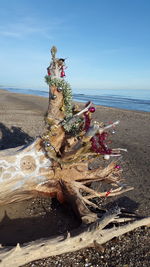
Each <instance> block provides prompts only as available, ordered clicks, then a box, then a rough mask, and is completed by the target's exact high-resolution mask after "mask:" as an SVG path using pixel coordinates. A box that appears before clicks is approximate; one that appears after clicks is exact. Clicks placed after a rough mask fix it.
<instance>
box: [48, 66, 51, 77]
mask: <svg viewBox="0 0 150 267" xmlns="http://www.w3.org/2000/svg"><path fill="white" fill-rule="evenodd" d="M47 74H48V76H50V75H51V72H50V69H49V68H47Z"/></svg>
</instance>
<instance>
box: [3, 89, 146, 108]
mask: <svg viewBox="0 0 150 267" xmlns="http://www.w3.org/2000/svg"><path fill="white" fill-rule="evenodd" d="M1 89H5V90H8V91H10V92H14V93H21V94H29V95H37V96H43V97H48V94H49V93H48V90H46V89H45V90H38V89H19V88H4V87H3V88H1ZM73 100H74V101H77V102H88V101H92V103H93V104H96V105H101V106H106V107H115V108H121V109H128V110H137V111H145V112H150V89H149V90H148V89H141V90H140V89H138V90H136V89H127V90H125V89H121V90H120V89H81V90H79V89H77V90H73Z"/></svg>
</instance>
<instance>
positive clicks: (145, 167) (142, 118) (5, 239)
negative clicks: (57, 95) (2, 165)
mask: <svg viewBox="0 0 150 267" xmlns="http://www.w3.org/2000/svg"><path fill="white" fill-rule="evenodd" d="M79 105H81V106H82V105H84V104H83V103H79ZM94 106H96V112H95V113H94V114H93V120H97V121H102V122H106V123H107V122H110V121H116V120H120V124H119V126H118V127H116V129H115V131H116V133H115V134H110V136H109V139H110V140H112V144H110V145H111V146H112V147H113V148H116V147H122V148H127V149H128V153H124V154H123V157H122V158H121V159H120V160H119V162H120V163H119V164H120V165H121V166H122V168H123V170H124V171H123V177H124V178H125V182H126V183H127V184H128V185H130V186H133V187H134V190H133V191H130V192H127V193H124V194H122V195H121V196H119V197H115V198H112V200H111V198H110V199H109V202H108V203H109V204H110V205H112V204H113V205H115V204H114V203H116V204H117V205H120V206H121V207H124V208H126V209H128V210H130V211H135V212H136V213H137V214H139V215H141V216H142V215H143V216H147V215H150V179H149V174H150V164H149V163H150V159H149V155H150V145H149V132H150V113H149V112H141V111H138V112H137V111H132V110H124V109H118V108H111V107H104V106H97V105H94ZM47 107H48V98H44V97H40V96H31V95H23V94H18V93H11V92H9V91H5V90H3V91H2V90H0V149H6V148H8V147H12V146H13V147H15V146H19V145H23V144H25V143H29V142H30V141H31V140H32V139H33V138H35V137H36V136H38V135H41V134H42V132H43V128H44V114H45V112H46V111H47ZM108 203H107V200H104V202H103V205H105V204H108ZM54 204H55V205H54ZM78 224H79V222H78V221H77V219H76V218H75V216H74V215H73V214H72V213H71V212H70V211H66V210H65V209H64V208H63V207H62V206H61V205H60V204H58V203H53V205H51V200H50V199H41V198H37V199H33V200H30V201H25V202H23V203H17V204H10V205H7V206H3V207H0V225H1V228H0V243H2V244H8V243H9V244H14V243H15V242H22V243H24V242H27V241H29V240H35V239H37V238H41V237H46V236H51V235H53V234H54V233H55V234H58V233H61V232H64V231H66V230H67V229H68V228H69V229H74V228H77V227H78ZM54 228H55V229H54ZM148 234H150V229H148V228H147V229H142V228H140V229H137V230H135V231H133V232H131V233H129V234H127V235H124V236H122V237H120V238H119V239H116V242H115V241H113V240H112V241H111V242H108V243H107V244H106V245H105V253H102V252H96V251H95V250H94V251H93V249H85V250H82V251H79V252H75V253H71V254H70V253H68V254H67V255H61V256H57V257H53V258H49V259H43V260H40V263H39V261H36V262H37V263H35V266H39V265H40V266H57V265H55V262H62V264H63V265H62V266H75V262H77V263H78V264H77V265H78V266H79V267H83V266H85V263H86V262H85V260H84V259H87V261H88V262H91V265H92V266H96V264H98V266H107V267H112V266H118V267H120V266H125V265H126V264H128V267H133V266H137V267H141V266H144V267H148V266H149V257H150V247H149V235H148ZM139 244H140V246H139ZM112 248H113V250H112ZM118 253H119V254H118ZM70 255H71V256H70ZM96 255H97V256H96ZM80 256H81V257H80ZM129 259H130V261H129ZM73 260H74V261H73ZM72 261H73V263H72ZM45 262H46V264H47V265H44V264H45ZM83 262H84V263H83ZM94 262H96V263H95V265H94ZM42 263H43V265H42ZM106 263H107V264H106ZM32 264H33V263H32ZM32 264H27V265H26V267H30V266H32ZM65 264H66V265H65ZM71 264H72V265H71ZM89 266H90V265H89Z"/></svg>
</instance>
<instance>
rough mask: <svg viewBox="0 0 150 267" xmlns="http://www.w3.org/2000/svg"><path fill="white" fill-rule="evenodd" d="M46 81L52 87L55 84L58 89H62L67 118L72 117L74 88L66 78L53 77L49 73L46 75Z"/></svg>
mask: <svg viewBox="0 0 150 267" xmlns="http://www.w3.org/2000/svg"><path fill="white" fill-rule="evenodd" d="M45 81H46V83H47V84H48V85H49V86H50V87H51V86H53V85H54V86H56V87H57V88H58V90H59V89H60V90H62V93H63V97H64V106H65V115H66V119H67V118H70V117H72V90H71V87H70V84H69V83H67V82H66V81H65V80H64V79H58V78H51V77H50V76H49V75H46V76H45Z"/></svg>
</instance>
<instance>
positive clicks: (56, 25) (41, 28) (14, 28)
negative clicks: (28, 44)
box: [0, 18, 63, 38]
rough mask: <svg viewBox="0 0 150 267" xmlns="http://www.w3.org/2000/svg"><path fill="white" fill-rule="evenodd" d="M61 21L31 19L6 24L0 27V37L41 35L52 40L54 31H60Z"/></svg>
mask: <svg viewBox="0 0 150 267" xmlns="http://www.w3.org/2000/svg"><path fill="white" fill-rule="evenodd" d="M62 27H63V21H61V20H60V19H57V18H55V19H53V20H51V22H46V21H45V22H43V21H42V23H41V22H40V21H39V20H36V19H33V18H24V19H21V20H20V21H17V22H16V23H6V24H5V25H2V26H0V36H4V37H13V38H24V37H27V36H33V35H42V36H43V37H46V38H52V35H53V33H54V32H55V31H57V30H59V29H62Z"/></svg>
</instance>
